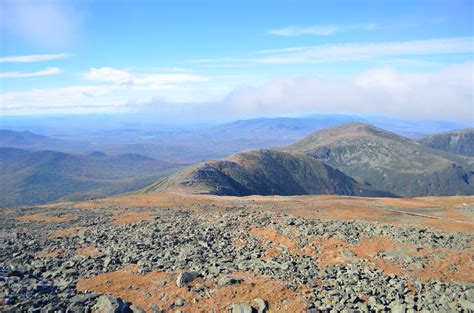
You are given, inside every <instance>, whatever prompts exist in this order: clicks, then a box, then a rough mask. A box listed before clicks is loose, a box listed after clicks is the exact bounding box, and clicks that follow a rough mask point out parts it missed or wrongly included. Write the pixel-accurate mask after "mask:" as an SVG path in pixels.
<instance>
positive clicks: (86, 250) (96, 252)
mask: <svg viewBox="0 0 474 313" xmlns="http://www.w3.org/2000/svg"><path fill="white" fill-rule="evenodd" d="M76 255H79V256H90V257H98V256H101V255H104V254H103V253H102V251H100V249H97V248H94V247H82V248H79V249H77V250H76Z"/></svg>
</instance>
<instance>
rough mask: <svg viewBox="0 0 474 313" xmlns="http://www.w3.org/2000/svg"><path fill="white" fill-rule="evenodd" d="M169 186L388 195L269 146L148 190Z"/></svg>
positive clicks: (236, 192)
mask: <svg viewBox="0 0 474 313" xmlns="http://www.w3.org/2000/svg"><path fill="white" fill-rule="evenodd" d="M170 186H182V187H183V186H184V187H190V188H192V189H193V190H195V191H197V192H199V193H210V194H216V195H229V196H247V195H304V194H337V195H361V196H362V195H364V196H388V195H390V194H389V193H387V192H380V191H378V190H375V189H373V188H371V187H370V186H367V185H362V184H359V183H358V182H357V181H355V180H354V179H352V178H351V177H349V176H347V175H345V174H343V173H342V172H341V171H339V170H337V169H334V168H332V167H331V166H329V165H327V164H324V163H322V162H319V161H317V160H315V159H313V158H311V157H309V156H306V155H304V154H300V153H290V152H283V151H277V150H270V149H260V150H253V151H248V152H243V153H238V154H235V155H233V156H231V157H229V158H227V159H224V160H218V161H210V162H206V163H201V164H198V165H196V166H194V167H191V168H188V169H185V170H183V171H180V172H178V173H175V174H173V175H172V176H171V177H169V178H168V179H167V181H162V182H159V183H157V184H155V185H153V186H151V187H150V188H148V191H153V190H160V189H163V188H166V187H170Z"/></svg>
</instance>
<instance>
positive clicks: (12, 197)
mask: <svg viewBox="0 0 474 313" xmlns="http://www.w3.org/2000/svg"><path fill="white" fill-rule="evenodd" d="M172 169H173V166H172V165H171V164H168V163H165V162H161V161H156V160H153V159H150V158H147V157H143V156H140V155H135V154H124V155H118V156H107V155H104V154H101V153H95V154H92V155H73V154H67V153H62V152H55V151H35V152H32V151H26V150H21V149H16V148H0V173H1V177H0V187H1V188H0V199H1V200H0V205H1V206H13V205H34V204H42V203H47V202H50V201H57V200H79V199H85V198H91V197H103V196H106V195H112V194H117V193H123V192H127V191H132V190H136V189H139V188H142V187H144V186H146V185H148V184H150V183H151V182H153V181H155V180H157V179H158V178H159V177H162V176H163V175H166V174H169V173H170V171H171V170H172Z"/></svg>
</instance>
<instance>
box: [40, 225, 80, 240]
mask: <svg viewBox="0 0 474 313" xmlns="http://www.w3.org/2000/svg"><path fill="white" fill-rule="evenodd" d="M85 229H86V228H85V227H71V228H65V229H58V230H55V231H53V232H51V234H50V235H49V236H50V237H51V238H61V237H71V236H74V235H76V234H77V233H79V232H81V231H84V230H85Z"/></svg>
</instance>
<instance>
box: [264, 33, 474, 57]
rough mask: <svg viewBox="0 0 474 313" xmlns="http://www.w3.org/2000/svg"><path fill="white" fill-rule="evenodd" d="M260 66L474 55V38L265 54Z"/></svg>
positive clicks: (293, 49) (326, 46) (346, 46)
mask: <svg viewBox="0 0 474 313" xmlns="http://www.w3.org/2000/svg"><path fill="white" fill-rule="evenodd" d="M259 53H260V54H262V55H265V57H262V58H258V59H256V60H255V61H256V62H260V63H321V62H341V61H358V60H374V59H378V58H384V57H394V56H424V55H440V54H472V53H474V41H473V37H458V38H441V39H428V40H413V41H402V42H381V43H347V44H329V45H318V46H306V47H291V48H285V49H274V50H263V51H260V52H259Z"/></svg>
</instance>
